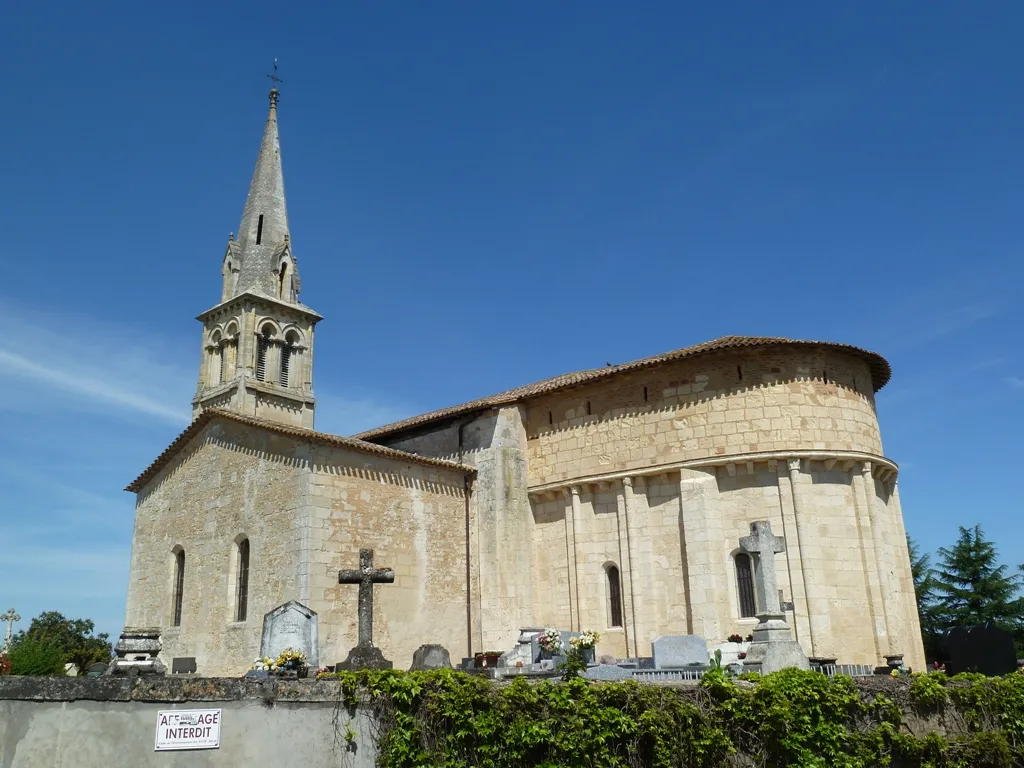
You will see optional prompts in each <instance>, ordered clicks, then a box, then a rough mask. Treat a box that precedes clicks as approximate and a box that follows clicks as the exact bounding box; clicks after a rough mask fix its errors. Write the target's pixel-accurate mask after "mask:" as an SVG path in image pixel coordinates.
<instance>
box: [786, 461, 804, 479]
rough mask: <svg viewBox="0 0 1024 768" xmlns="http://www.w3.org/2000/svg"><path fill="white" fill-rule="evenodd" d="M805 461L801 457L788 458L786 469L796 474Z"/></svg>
mask: <svg viewBox="0 0 1024 768" xmlns="http://www.w3.org/2000/svg"><path fill="white" fill-rule="evenodd" d="M802 463H803V462H802V461H801V460H800V459H786V469H788V470H789V474H791V475H795V474H796V473H797V472H799V471H800V466H801V464H802Z"/></svg>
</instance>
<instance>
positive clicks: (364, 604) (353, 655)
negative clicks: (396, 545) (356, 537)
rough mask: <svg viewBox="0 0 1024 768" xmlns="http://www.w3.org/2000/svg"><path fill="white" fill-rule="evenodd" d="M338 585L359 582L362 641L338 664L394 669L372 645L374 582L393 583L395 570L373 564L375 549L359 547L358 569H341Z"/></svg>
mask: <svg viewBox="0 0 1024 768" xmlns="http://www.w3.org/2000/svg"><path fill="white" fill-rule="evenodd" d="M338 583H339V584H358V585H359V642H358V643H357V644H356V647H355V648H353V649H352V650H351V651H350V652H349V655H348V659H346V660H345V661H344V662H342V663H341V664H339V665H338V666H339V667H340V668H342V669H391V666H392V664H391V662H390V661H388V660H387V659H385V658H384V655H383V654H382V653H381V652H380V650H379V649H378V648H376V647H374V645H373V585H374V584H394V583H395V572H394V571H393V570H391V569H390V568H374V567H373V550H372V549H360V550H359V568H358V570H342V571H338Z"/></svg>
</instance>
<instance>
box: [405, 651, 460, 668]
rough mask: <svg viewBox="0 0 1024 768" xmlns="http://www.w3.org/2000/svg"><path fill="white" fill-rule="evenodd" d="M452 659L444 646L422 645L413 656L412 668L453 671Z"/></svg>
mask: <svg viewBox="0 0 1024 768" xmlns="http://www.w3.org/2000/svg"><path fill="white" fill-rule="evenodd" d="M451 668H452V658H451V656H450V655H449V653H448V649H447V648H445V647H444V646H443V645H421V646H420V647H419V648H417V649H416V650H415V651H414V652H413V654H412V666H411V667H409V670H410V671H412V670H416V669H451Z"/></svg>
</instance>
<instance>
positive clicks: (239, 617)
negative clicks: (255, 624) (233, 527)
mask: <svg viewBox="0 0 1024 768" xmlns="http://www.w3.org/2000/svg"><path fill="white" fill-rule="evenodd" d="M237 567H238V586H237V587H236V589H235V621H245V617H246V613H247V612H248V607H249V540H248V539H242V540H241V541H240V542H238V566H237Z"/></svg>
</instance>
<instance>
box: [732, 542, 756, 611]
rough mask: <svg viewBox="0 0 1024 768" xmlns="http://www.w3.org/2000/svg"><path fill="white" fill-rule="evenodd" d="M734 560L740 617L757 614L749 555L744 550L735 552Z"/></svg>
mask: <svg viewBox="0 0 1024 768" xmlns="http://www.w3.org/2000/svg"><path fill="white" fill-rule="evenodd" d="M735 562H736V589H737V590H738V592H739V598H740V617H741V618H744V619H746V618H749V617H751V616H754V615H756V614H757V599H756V598H755V596H754V567H753V562H752V561H751V559H750V555H748V554H747V553H746V552H739V553H737V555H736V557H735Z"/></svg>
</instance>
